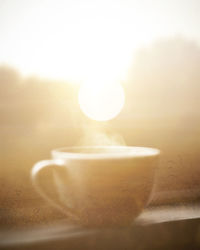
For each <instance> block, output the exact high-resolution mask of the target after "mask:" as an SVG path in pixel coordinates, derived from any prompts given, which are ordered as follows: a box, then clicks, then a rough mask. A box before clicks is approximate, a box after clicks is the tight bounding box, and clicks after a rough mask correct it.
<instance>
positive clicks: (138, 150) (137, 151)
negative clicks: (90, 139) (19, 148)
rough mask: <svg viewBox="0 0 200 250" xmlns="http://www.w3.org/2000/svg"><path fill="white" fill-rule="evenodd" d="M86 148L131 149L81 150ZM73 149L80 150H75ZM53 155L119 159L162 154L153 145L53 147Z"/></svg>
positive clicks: (72, 157)
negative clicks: (92, 151) (90, 151)
mask: <svg viewBox="0 0 200 250" xmlns="http://www.w3.org/2000/svg"><path fill="white" fill-rule="evenodd" d="M85 149H109V150H110V149H112V150H114V149H121V150H122V149H129V150H127V151H123V152H122V151H118V152H117V150H116V152H113V151H112V152H98V153H97V152H96V153H84V152H81V150H85ZM73 150H74V151H75V150H77V151H78V150H79V151H80V152H79V151H78V152H73ZM51 153H52V156H53V157H56V158H61V159H115V158H117V159H119V158H123V159H124V158H146V157H154V156H158V155H159V154H160V150H159V149H157V148H152V147H142V146H121V145H117V146H70V147H61V148H57V149H53V150H52V151H51Z"/></svg>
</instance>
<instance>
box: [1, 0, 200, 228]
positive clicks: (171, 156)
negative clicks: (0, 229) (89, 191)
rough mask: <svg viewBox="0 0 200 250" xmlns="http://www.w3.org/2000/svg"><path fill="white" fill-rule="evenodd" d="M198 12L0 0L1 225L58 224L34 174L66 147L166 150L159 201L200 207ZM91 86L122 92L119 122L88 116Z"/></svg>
mask: <svg viewBox="0 0 200 250" xmlns="http://www.w3.org/2000/svg"><path fill="white" fill-rule="evenodd" d="M199 12H200V2H199V1H198V0H190V1H189V0H174V1H172V0H168V1H165V0H163V1H157V0H151V1H146V0H141V1H134V0H123V1H121V0H117V1H112V0H106V1H90V0H84V1H79V0H74V1H70V0H69V1H62V0H59V1H46V0H40V1H39V0H35V1H31V0H28V1H25V0H18V1H15V0H12V1H11V0H0V203H1V208H0V223H1V225H12V226H17V225H18V224H20V225H21V224H28V223H30V222H31V223H32V222H36V223H39V222H41V221H42V222H44V221H45V220H48V218H49V216H51V215H52V216H55V211H54V209H53V208H52V209H51V208H50V207H48V209H46V208H47V204H46V202H45V201H43V200H42V199H41V198H40V197H39V195H38V194H37V193H36V192H35V191H34V190H33V187H32V184H31V180H30V171H31V168H32V166H33V164H34V163H36V162H37V161H39V160H43V159H49V158H50V151H51V149H54V148H58V147H63V146H71V145H80V144H82V145H97V144H98V145H99V144H126V145H134V146H146V147H156V148H159V149H161V151H162V156H161V160H160V166H159V169H158V172H157V177H156V189H155V196H154V198H153V202H154V203H155V204H158V203H162V204H163V203H165V204H166V203H170V202H177V201H178V202H182V201H185V200H186V201H187V200H188V201H191V200H198V199H199V197H200V183H199V178H200V168H199V165H200V154H199V149H200V30H199V23H200V17H199ZM87 81H90V82H92V84H105V83H108V82H109V81H112V82H116V83H117V84H120V85H121V86H122V87H123V91H124V94H125V102H124V104H123V107H122V108H121V112H120V113H119V114H118V115H116V116H115V117H113V119H111V120H107V121H95V120H94V119H90V117H88V116H87V115H86V114H85V113H84V112H82V107H80V102H79V90H80V88H81V86H83V84H84V83H87ZM113 86H114V85H113ZM114 92H115V87H113V91H111V92H110V102H111V103H112V96H113V95H114V94H113V93H114ZM89 105H91V106H92V103H89ZM104 108H105V109H106V107H104ZM119 111H120V110H119ZM56 216H57V217H59V216H61V215H59V214H58V213H57V212H56Z"/></svg>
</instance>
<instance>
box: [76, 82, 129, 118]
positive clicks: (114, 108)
mask: <svg viewBox="0 0 200 250" xmlns="http://www.w3.org/2000/svg"><path fill="white" fill-rule="evenodd" d="M124 100H125V96H124V90H123V88H122V86H121V85H120V84H116V83H115V84H102V83H100V84H94V83H93V84H91V83H90V84H89V83H88V84H83V85H82V86H81V87H80V90H79V105H80V108H81V110H82V111H83V113H84V114H85V115H87V116H88V117H89V118H91V119H93V120H96V121H107V120H111V119H113V118H114V117H116V116H117V115H118V114H119V112H120V111H121V109H122V108H123V105H124Z"/></svg>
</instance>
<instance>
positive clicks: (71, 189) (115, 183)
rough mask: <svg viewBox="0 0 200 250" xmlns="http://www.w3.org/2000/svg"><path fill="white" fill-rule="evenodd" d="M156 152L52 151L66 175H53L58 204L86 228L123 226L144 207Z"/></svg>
mask: <svg viewBox="0 0 200 250" xmlns="http://www.w3.org/2000/svg"><path fill="white" fill-rule="evenodd" d="M158 155H159V150H157V149H152V148H142V147H141V148H140V147H125V146H123V147H121V146H120V147H118V146H116V147H73V148H65V149H64V148H63V149H60V150H53V151H52V158H53V159H54V160H62V162H63V165H64V168H65V169H66V171H65V173H66V175H65V174H64V175H63V174H62V176H60V175H57V177H56V189H57V190H56V191H57V193H58V196H59V198H60V201H61V202H62V203H63V204H65V205H66V207H70V209H71V210H72V211H74V212H75V213H76V215H77V217H78V223H80V224H82V225H86V226H93V227H94V226H102V227H104V226H127V225H130V224H131V223H132V221H133V219H134V218H135V217H136V216H137V215H138V214H139V213H140V212H141V211H142V209H143V208H144V207H145V206H146V205H147V203H148V201H149V198H150V194H151V191H152V188H153V184H154V174H155V169H156V166H157V164H158Z"/></svg>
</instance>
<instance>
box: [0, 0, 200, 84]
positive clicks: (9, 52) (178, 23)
mask: <svg viewBox="0 0 200 250" xmlns="http://www.w3.org/2000/svg"><path fill="white" fill-rule="evenodd" d="M199 13H200V1H199V0H137V1H136V0H135V1H134V0H132V1H131V0H118V1H117V0H113V1H111V0H100V1H95V0H91V1H86V0H55V1H51V0H0V45H1V46H0V63H7V64H9V65H13V66H15V67H16V68H18V69H19V70H20V71H21V72H22V73H23V74H32V73H36V74H40V75H42V76H47V77H59V78H66V79H71V80H74V81H76V80H80V79H83V78H88V77H95V76H97V75H101V74H103V75H104V76H105V77H107V78H109V77H121V76H122V75H123V74H124V72H125V71H126V69H127V67H128V65H129V62H130V60H131V58H132V55H133V51H134V49H135V48H137V47H141V46H146V45H148V44H149V43H152V41H154V40H155V39H158V38H161V37H172V36H174V35H182V36H184V37H187V38H189V39H193V40H196V41H197V42H200V28H199V27H200V15H199Z"/></svg>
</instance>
